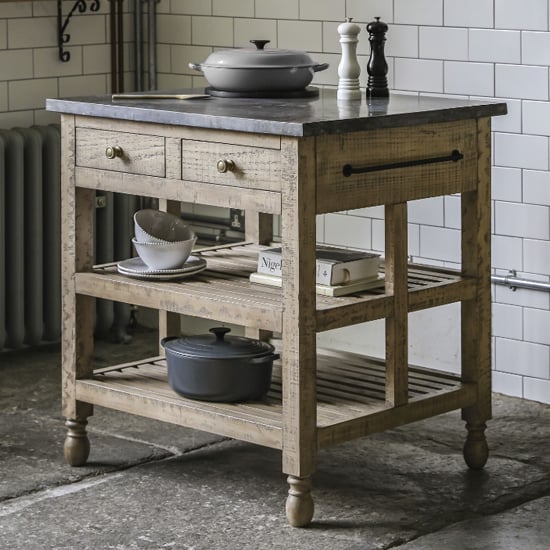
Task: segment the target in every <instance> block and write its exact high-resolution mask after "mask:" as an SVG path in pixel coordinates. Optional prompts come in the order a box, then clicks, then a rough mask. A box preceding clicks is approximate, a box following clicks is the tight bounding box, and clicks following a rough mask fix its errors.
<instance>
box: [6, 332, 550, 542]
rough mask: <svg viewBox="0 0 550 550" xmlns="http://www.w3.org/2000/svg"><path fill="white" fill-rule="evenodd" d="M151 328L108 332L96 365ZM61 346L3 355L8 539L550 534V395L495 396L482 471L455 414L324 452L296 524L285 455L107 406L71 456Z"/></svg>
mask: <svg viewBox="0 0 550 550" xmlns="http://www.w3.org/2000/svg"><path fill="white" fill-rule="evenodd" d="M156 345H157V337H156V334H155V333H154V332H152V331H145V330H138V331H137V332H136V333H135V334H134V338H133V341H132V342H131V343H129V344H127V345H123V344H109V343H105V342H100V343H98V345H97V346H96V363H97V364H98V366H103V365H107V364H110V363H111V362H122V361H125V360H130V359H132V358H133V357H134V356H135V357H139V356H143V355H142V354H143V353H144V352H146V353H147V354H148V355H150V354H151V352H152V351H153V350H154V349H155V348H156ZM59 365H60V354H59V348H58V346H46V347H42V348H40V349H35V350H24V351H15V352H5V353H2V354H0V548H2V549H4V548H5V549H10V550H15V549H25V550H34V549H40V550H43V549H59V550H61V549H63V550H65V549H71V550H75V549H94V550H98V549H108V548H113V549H134V548H144V549H162V548H172V549H208V550H210V549H218V548H219V549H224V550H232V549H253V550H259V549H268V548H269V549H278V548H280V549H285V550H290V549H299V550H308V549H315V550H319V549H330V550H339V549H346V550H348V549H353V550H368V549H386V548H399V549H406V550H421V549H426V550H428V549H430V550H432V549H433V550H436V549H437V550H455V549H456V550H465V549H468V550H481V549H483V550H492V549H503V550H504V549H505V550H510V549H521V550H526V549H528V550H538V549H541V550H542V549H545V550H546V549H547V548H549V546H550V543H549V540H550V524H549V522H548V511H549V510H550V406H548V405H541V404H538V403H534V402H529V401H522V400H519V399H514V398H509V397H504V396H500V395H495V396H494V419H493V420H492V421H491V422H490V423H489V426H488V430H487V435H488V440H489V447H490V450H491V456H490V459H489V462H488V464H487V467H486V468H485V470H483V471H481V472H474V471H469V470H468V469H467V468H466V467H465V465H464V462H463V459H462V455H461V448H462V443H463V440H464V436H465V430H464V426H463V422H462V421H461V420H460V414H459V412H453V413H449V414H446V415H442V416H439V417H437V418H433V419H429V420H426V421H422V422H417V423H414V424H411V425H409V426H406V427H402V428H399V429H395V430H391V431H388V432H385V433H383V434H378V435H374V436H371V437H368V438H364V439H361V440H357V441H354V442H351V443H347V444H343V445H340V446H337V447H334V448H332V449H330V450H325V451H321V452H320V454H319V460H318V469H317V472H316V473H315V475H314V478H313V496H314V499H315V516H314V521H313V523H312V525H311V526H310V527H309V528H306V529H296V528H292V527H290V526H289V525H288V524H287V521H286V518H285V513H284V505H285V498H286V493H287V488H288V487H287V484H286V480H285V476H284V475H283V474H282V473H281V458H280V453H279V452H277V451H275V450H272V449H267V448H263V447H257V446H255V445H251V444H247V443H243V442H239V441H234V440H229V439H225V438H222V437H217V436H213V435H209V434H206V433H203V432H198V431H194V430H189V429H183V428H179V427H176V426H171V425H167V424H163V423H159V422H154V421H149V420H146V419H144V418H140V417H135V416H129V415H126V414H122V413H116V412H114V411H109V410H106V409H102V408H100V407H97V408H96V410H95V414H94V416H93V417H91V418H90V422H89V425H88V431H89V436H90V440H91V446H92V451H91V454H90V459H89V462H88V464H87V465H86V466H85V467H81V468H71V467H70V466H68V465H66V464H65V463H64V461H63V452H62V445H63V439H64V433H65V428H64V425H63V419H62V418H61V415H60V412H59V411H60V399H59V394H60V389H59V388H60V368H59Z"/></svg>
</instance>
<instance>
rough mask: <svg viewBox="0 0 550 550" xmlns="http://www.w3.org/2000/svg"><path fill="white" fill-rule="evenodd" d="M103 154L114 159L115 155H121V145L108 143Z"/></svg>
mask: <svg viewBox="0 0 550 550" xmlns="http://www.w3.org/2000/svg"><path fill="white" fill-rule="evenodd" d="M105 156H106V157H107V158H108V159H116V158H117V157H118V158H120V157H122V147H119V146H118V145H109V146H108V147H107V149H105Z"/></svg>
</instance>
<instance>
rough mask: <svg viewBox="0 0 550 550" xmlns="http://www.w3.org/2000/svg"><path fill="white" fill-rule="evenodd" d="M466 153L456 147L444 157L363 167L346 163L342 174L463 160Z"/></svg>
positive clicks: (348, 174)
mask: <svg viewBox="0 0 550 550" xmlns="http://www.w3.org/2000/svg"><path fill="white" fill-rule="evenodd" d="M463 158H464V155H463V154H462V153H461V152H460V151H459V150H458V149H454V150H453V151H451V154H450V155H445V156H442V157H432V158H427V159H418V160H405V161H403V162H392V163H389V164H377V165H374V166H364V167H363V168H354V167H353V166H352V165H351V164H345V165H344V166H343V167H342V174H343V175H344V176H345V177H346V178H349V176H351V175H352V174H365V173H367V172H381V171H382V170H393V169H394V168H407V167H409V166H421V165H423V164H436V163H438V162H451V161H452V162H458V161H459V160H462V159H463Z"/></svg>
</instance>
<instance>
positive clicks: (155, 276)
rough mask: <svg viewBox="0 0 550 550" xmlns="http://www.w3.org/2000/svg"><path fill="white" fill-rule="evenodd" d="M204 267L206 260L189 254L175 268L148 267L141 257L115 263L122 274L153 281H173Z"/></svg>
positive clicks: (188, 275)
mask: <svg viewBox="0 0 550 550" xmlns="http://www.w3.org/2000/svg"><path fill="white" fill-rule="evenodd" d="M205 269H206V260H205V259H204V258H199V257H198V256H189V259H188V260H187V261H186V262H185V264H184V265H183V266H182V267H180V268H177V269H150V268H149V267H148V266H147V265H146V264H145V263H143V261H142V259H141V258H130V259H128V260H123V261H122V262H119V263H118V264H117V270H118V272H119V273H121V274H122V275H126V276H127V277H134V278H136V279H151V280H155V281H173V280H176V279H183V278H184V277H190V276H191V275H196V274H197V273H200V272H201V271H203V270H205Z"/></svg>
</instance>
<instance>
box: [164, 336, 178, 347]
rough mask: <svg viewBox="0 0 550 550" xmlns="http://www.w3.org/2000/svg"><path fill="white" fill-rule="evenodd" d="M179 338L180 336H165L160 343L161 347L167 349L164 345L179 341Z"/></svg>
mask: <svg viewBox="0 0 550 550" xmlns="http://www.w3.org/2000/svg"><path fill="white" fill-rule="evenodd" d="M178 338H179V336H165V337H164V338H163V339H162V340H161V341H160V345H161V346H162V347H163V348H164V347H166V346H165V345H164V344H166V342H170V341H171V340H177V339H178Z"/></svg>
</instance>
